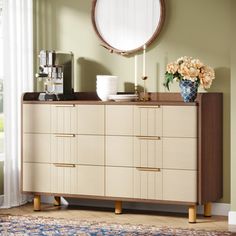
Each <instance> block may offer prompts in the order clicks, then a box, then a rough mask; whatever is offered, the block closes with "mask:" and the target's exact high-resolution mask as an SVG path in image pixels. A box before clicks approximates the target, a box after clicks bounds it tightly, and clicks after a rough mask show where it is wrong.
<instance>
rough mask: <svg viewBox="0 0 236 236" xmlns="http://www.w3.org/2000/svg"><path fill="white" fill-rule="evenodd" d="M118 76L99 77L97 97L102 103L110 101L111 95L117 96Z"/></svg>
mask: <svg viewBox="0 0 236 236" xmlns="http://www.w3.org/2000/svg"><path fill="white" fill-rule="evenodd" d="M117 89H118V76H114V75H97V95H98V97H99V98H100V99H101V100H102V101H108V100H109V95H115V94H117Z"/></svg>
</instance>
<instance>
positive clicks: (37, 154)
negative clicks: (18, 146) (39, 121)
mask: <svg viewBox="0 0 236 236" xmlns="http://www.w3.org/2000/svg"><path fill="white" fill-rule="evenodd" d="M23 161H24V162H40V163H50V162H51V145H50V134H27V133H25V134H23Z"/></svg>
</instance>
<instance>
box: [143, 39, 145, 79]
mask: <svg viewBox="0 0 236 236" xmlns="http://www.w3.org/2000/svg"><path fill="white" fill-rule="evenodd" d="M143 76H146V44H144V45H143Z"/></svg>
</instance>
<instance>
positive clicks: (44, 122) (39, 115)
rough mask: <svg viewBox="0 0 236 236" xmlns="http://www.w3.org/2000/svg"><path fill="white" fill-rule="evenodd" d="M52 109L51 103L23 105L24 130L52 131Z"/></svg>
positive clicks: (32, 131) (26, 131) (28, 131)
mask: <svg viewBox="0 0 236 236" xmlns="http://www.w3.org/2000/svg"><path fill="white" fill-rule="evenodd" d="M50 121H51V110H50V105H43V104H24V105H23V132H25V133H50V131H51V127H50V125H51V124H50Z"/></svg>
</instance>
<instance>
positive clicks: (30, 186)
mask: <svg viewBox="0 0 236 236" xmlns="http://www.w3.org/2000/svg"><path fill="white" fill-rule="evenodd" d="M50 173H51V165H50V164H42V163H23V191H28V192H42V193H47V192H51V182H50Z"/></svg>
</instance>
